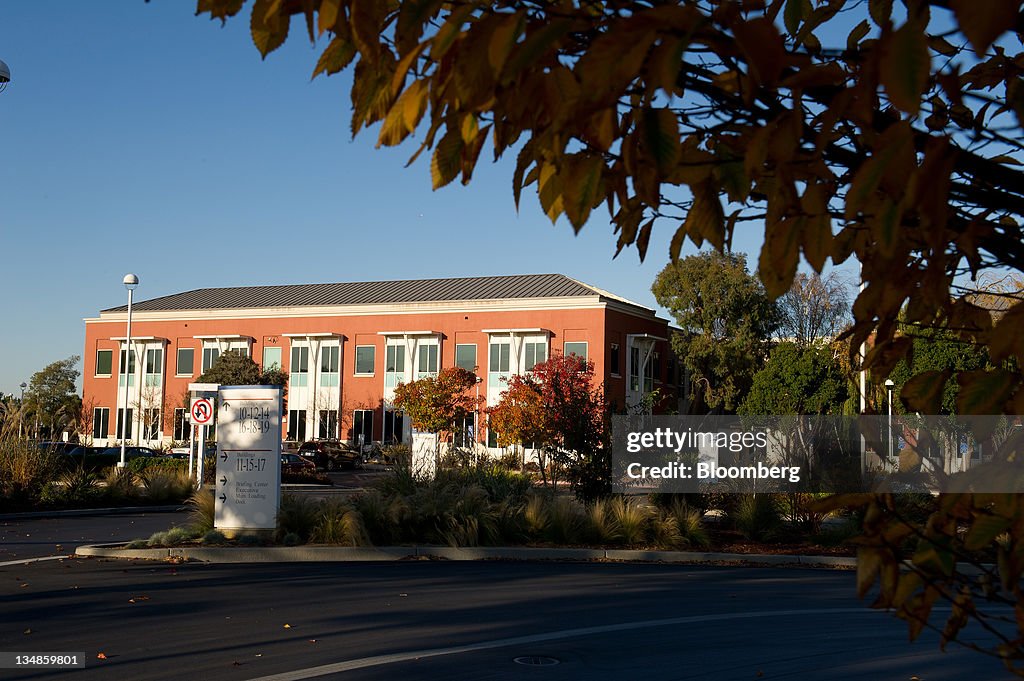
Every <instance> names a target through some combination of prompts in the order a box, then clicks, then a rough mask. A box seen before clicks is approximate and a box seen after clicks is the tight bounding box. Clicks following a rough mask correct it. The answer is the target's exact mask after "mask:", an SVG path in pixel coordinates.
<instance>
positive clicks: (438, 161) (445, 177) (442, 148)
mask: <svg viewBox="0 0 1024 681" xmlns="http://www.w3.org/2000/svg"><path fill="white" fill-rule="evenodd" d="M463 147H464V144H463V142H462V136H461V135H460V134H459V132H458V131H457V130H448V132H446V133H445V135H444V137H442V138H441V141H440V142H438V144H437V148H436V149H434V156H433V158H431V160H430V177H431V180H433V184H434V189H440V188H441V187H443V186H445V185H446V184H448V183H449V182H451V181H452V180H454V179H455V176H456V175H458V174H459V170H460V169H461V167H462V149H463Z"/></svg>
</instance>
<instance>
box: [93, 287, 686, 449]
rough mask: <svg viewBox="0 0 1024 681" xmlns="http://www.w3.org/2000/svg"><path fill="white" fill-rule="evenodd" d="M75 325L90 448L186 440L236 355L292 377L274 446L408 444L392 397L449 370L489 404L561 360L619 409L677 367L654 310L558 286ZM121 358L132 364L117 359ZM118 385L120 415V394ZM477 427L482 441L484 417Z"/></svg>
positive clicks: (196, 302)
mask: <svg viewBox="0 0 1024 681" xmlns="http://www.w3.org/2000/svg"><path fill="white" fill-rule="evenodd" d="M126 318H127V308H126V306H121V307H116V308H111V309H107V310H103V311H101V312H100V314H99V316H98V317H93V318H88V319H86V320H85V352H84V354H83V356H84V357H85V361H84V367H83V376H84V380H83V400H84V406H85V408H87V409H89V410H91V413H92V414H93V418H92V435H93V441H94V442H95V443H96V444H108V443H113V442H115V441H117V440H120V439H121V436H122V426H121V424H122V423H124V422H127V423H129V424H130V426H131V428H130V431H129V433H128V437H129V440H130V441H132V442H140V443H142V444H148V445H151V446H155V445H162V444H167V443H169V442H170V441H172V440H183V439H185V437H187V435H186V434H187V432H188V431H187V425H185V422H184V409H183V407H182V405H183V401H184V396H185V393H186V391H187V387H188V384H189V383H192V382H196V381H198V379H199V376H200V375H201V374H202V373H203V371H205V370H206V369H207V368H209V367H210V366H211V365H212V364H213V362H214V361H215V360H216V358H217V357H218V356H219V355H220V354H221V353H224V352H227V351H229V350H234V351H237V352H241V353H244V354H246V355H248V356H250V357H252V358H253V359H254V360H255V361H256V362H257V363H258V364H259V365H260V366H261V367H264V368H269V367H270V366H272V365H277V366H278V367H280V368H281V369H282V370H283V371H285V372H286V373H287V374H288V377H289V381H288V386H287V412H286V415H285V419H284V431H285V432H284V433H282V435H283V437H285V438H286V439H290V440H304V439H314V438H340V439H346V440H353V441H357V440H359V439H360V436H361V437H362V439H363V440H364V441H370V440H373V441H394V440H400V441H406V442H407V441H408V440H409V437H410V432H411V431H410V425H409V423H408V420H407V419H404V418H403V415H402V414H401V412H396V411H394V410H393V409H392V408H391V406H390V405H391V399H392V397H393V395H394V388H395V386H396V385H398V383H400V382H408V381H410V380H415V379H416V378H420V377H423V376H426V375H428V374H432V373H435V372H437V371H438V370H439V369H441V368H443V367H449V366H454V365H458V366H461V367H464V368H466V369H469V370H471V371H475V372H476V373H477V375H478V376H479V377H480V379H481V382H480V383H479V390H480V394H481V395H482V396H484V397H486V400H487V404H489V405H493V404H495V403H496V402H497V401H498V399H499V396H500V394H501V392H502V390H503V381H502V379H503V378H507V377H508V376H510V375H512V374H514V373H521V372H525V371H529V370H530V369H531V368H532V367H533V365H534V364H536V363H537V362H541V361H544V360H545V359H547V358H548V357H549V356H551V355H552V354H555V353H563V354H571V353H575V354H578V355H581V356H584V357H586V358H588V359H590V360H592V361H593V362H594V365H595V369H596V375H597V376H598V377H599V380H601V381H602V382H603V383H604V389H605V395H606V399H607V400H608V402H609V404H610V405H611V406H612V408H613V409H615V410H623V409H625V408H626V406H627V405H634V404H637V403H639V402H640V400H641V399H642V398H643V395H644V394H645V393H649V392H651V391H652V390H653V389H654V388H655V387H664V388H665V389H666V390H665V392H669V393H670V394H674V393H675V390H676V383H677V382H678V375H679V373H680V372H679V369H678V363H677V362H675V361H673V360H672V359H671V358H672V353H671V351H670V348H669V345H668V341H667V339H668V333H669V328H668V322H667V320H665V319H662V318H659V317H658V316H657V315H656V314H655V312H654V311H653V310H651V309H649V308H646V307H643V306H641V305H637V304H636V303H632V302H630V301H628V300H625V299H623V298H620V297H618V296H615V295H613V294H611V293H608V292H607V291H603V290H601V289H598V288H595V287H593V286H589V285H587V284H583V283H581V282H578V281H575V280H573V279H570V278H568V277H566V276H563V275H560V274H541V275H516V276H499V277H474V278H460V279H426V280H415V281H381V282H360V283H339V284H299V285H292V286H253V287H242V288H220V289H199V290H195V291H186V292H184V293H178V294H174V295H170V296H165V297H162V298H156V299H153V300H145V301H141V302H137V303H135V304H133V307H132V339H131V345H132V348H131V350H132V352H131V353H126V350H127V348H126V333H125V331H126V330H125V322H126ZM126 360H127V361H126ZM126 382H127V383H128V386H127V387H128V399H127V408H128V409H127V414H125V413H124V409H125V406H126V405H125V383H126ZM480 418H481V421H480V425H479V428H478V432H480V434H481V437H480V438H479V439H480V440H481V441H486V440H488V439H489V440H490V441H491V444H494V439H493V437H486V436H487V435H489V434H488V433H486V424H485V423H484V419H483V416H482V415H481V417H480Z"/></svg>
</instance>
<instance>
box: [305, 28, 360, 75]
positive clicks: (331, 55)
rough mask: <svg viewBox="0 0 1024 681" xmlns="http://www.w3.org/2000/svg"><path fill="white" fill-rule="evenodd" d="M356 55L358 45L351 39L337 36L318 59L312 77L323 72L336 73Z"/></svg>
mask: <svg viewBox="0 0 1024 681" xmlns="http://www.w3.org/2000/svg"><path fill="white" fill-rule="evenodd" d="M355 56H356V46H355V45H353V44H352V42H351V41H349V40H345V39H344V38H341V37H335V38H333V39H332V40H331V42H330V43H328V45H327V48H326V49H325V50H324V52H323V54H321V55H320V59H318V60H317V62H316V68H315V69H313V76H312V77H313V78H316V77H317V76H318V75H320V74H321V73H326V74H327V75H328V76H330V75H332V74H335V73H337V72H338V71H341V70H342V69H343V68H345V67H346V66H348V65H349V64H350V63H351V62H352V58H353V57H355Z"/></svg>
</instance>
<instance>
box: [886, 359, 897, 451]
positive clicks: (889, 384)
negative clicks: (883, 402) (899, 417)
mask: <svg viewBox="0 0 1024 681" xmlns="http://www.w3.org/2000/svg"><path fill="white" fill-rule="evenodd" d="M894 385H896V384H895V383H893V382H892V379H891V378H887V379H885V392H886V393H887V394H888V398H889V460H890V461H891V460H892V387H893V386H894Z"/></svg>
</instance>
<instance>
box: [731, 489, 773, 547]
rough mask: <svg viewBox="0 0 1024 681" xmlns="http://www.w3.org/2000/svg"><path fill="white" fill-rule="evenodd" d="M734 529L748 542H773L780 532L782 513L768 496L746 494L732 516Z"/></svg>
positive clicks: (770, 496)
mask: <svg viewBox="0 0 1024 681" xmlns="http://www.w3.org/2000/svg"><path fill="white" fill-rule="evenodd" d="M732 521H733V524H734V525H735V526H736V529H737V530H739V531H740V533H741V534H743V536H744V537H746V538H747V539H749V540H750V541H773V540H775V539H777V538H778V536H779V533H780V532H781V531H782V529H783V527H782V513H781V512H780V511H779V506H778V504H777V503H776V502H775V498H774V497H773V496H772V495H770V494H748V495H745V496H743V498H741V499H740V500H739V503H738V504H736V510H735V512H734V513H733V514H732Z"/></svg>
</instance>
